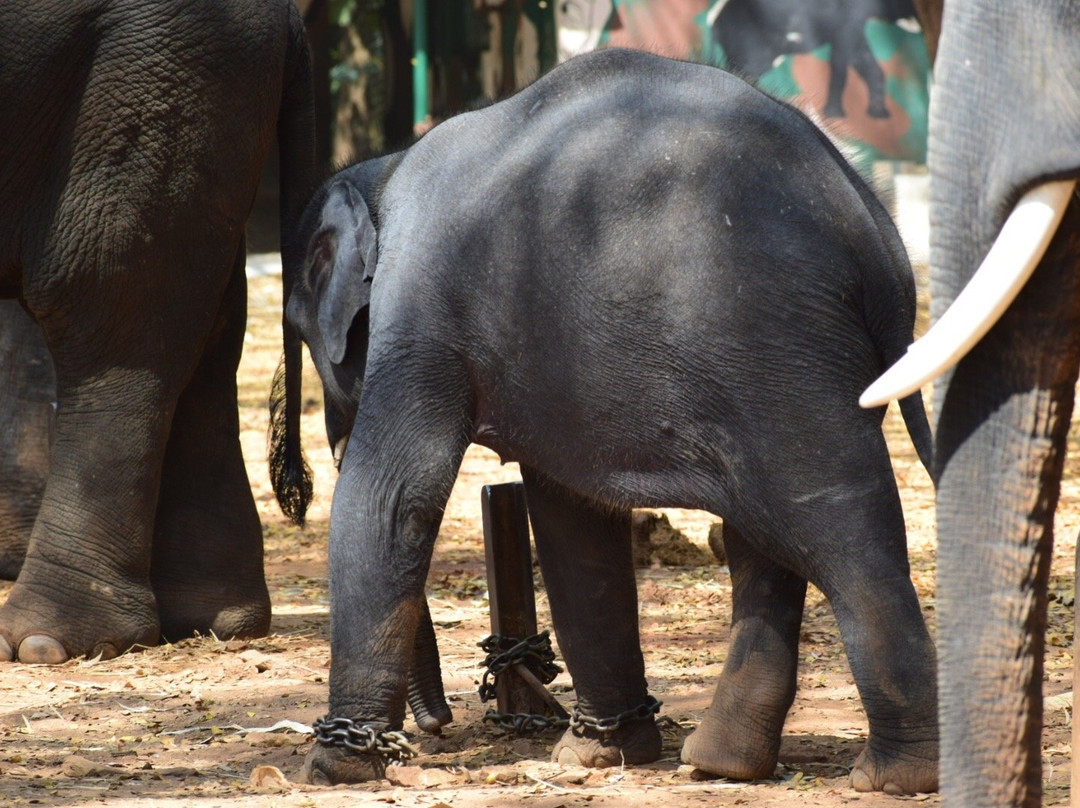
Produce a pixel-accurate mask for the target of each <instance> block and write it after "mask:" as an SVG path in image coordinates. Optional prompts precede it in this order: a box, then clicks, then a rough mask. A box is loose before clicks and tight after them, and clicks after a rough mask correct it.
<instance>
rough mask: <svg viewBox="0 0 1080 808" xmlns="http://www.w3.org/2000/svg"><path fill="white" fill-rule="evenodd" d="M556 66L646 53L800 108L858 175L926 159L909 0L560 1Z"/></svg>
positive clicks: (924, 82)
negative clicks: (720, 74) (690, 63)
mask: <svg viewBox="0 0 1080 808" xmlns="http://www.w3.org/2000/svg"><path fill="white" fill-rule="evenodd" d="M555 23H556V32H557V38H558V41H557V46H558V54H559V59H560V60H565V59H568V58H569V57H571V56H573V55H574V54H577V53H582V52H584V51H587V50H593V49H595V48H602V47H610V46H622V47H633V48H641V49H644V50H650V51H654V52H656V53H660V54H663V55H665V56H672V57H675V58H690V59H695V60H700V61H705V62H710V63H712V64H717V65H720V66H721V67H726V68H727V69H729V70H733V71H735V72H738V73H740V74H742V75H744V76H746V77H748V78H752V79H754V80H755V81H757V83H758V85H759V86H761V87H762V88H763V89H765V90H766V91H768V92H770V93H771V94H773V95H775V96H777V97H779V98H783V99H785V100H788V101H791V102H792V103H795V104H797V105H798V106H799V107H801V108H802V109H803V110H804V111H806V112H807V113H808V114H810V116H811V117H813V118H814V119H815V120H817V121H819V123H821V124H822V125H823V126H824V127H825V128H827V129H828V130H829V132H830V133H831V134H832V135H833V137H834V139H836V140H839V141H840V142H841V143H842V144H843V145H844V146H845V151H846V152H847V153H848V154H849V156H850V157H851V158H852V159H853V160H854V161H855V162H856V164H858V165H859V167H860V168H862V169H864V170H868V169H869V165H870V164H871V163H872V162H873V161H875V160H883V159H884V160H905V161H914V162H919V163H921V162H925V159H926V123H927V105H928V102H929V87H928V76H929V69H930V64H929V58H928V56H927V53H926V46H925V43H924V41H923V37H922V33H921V32H920V31H919V27H918V23H917V22H916V20H915V8H914V5H913V3H912V0H556V2H555Z"/></svg>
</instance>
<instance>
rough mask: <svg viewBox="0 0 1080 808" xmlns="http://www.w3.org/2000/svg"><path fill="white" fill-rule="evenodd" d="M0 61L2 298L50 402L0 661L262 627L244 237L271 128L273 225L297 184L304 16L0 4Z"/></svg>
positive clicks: (247, 4)
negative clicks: (45, 374) (245, 397)
mask: <svg viewBox="0 0 1080 808" xmlns="http://www.w3.org/2000/svg"><path fill="white" fill-rule="evenodd" d="M0 52H3V53H4V54H5V57H4V60H3V65H2V67H0V108H2V109H3V110H4V114H3V116H2V117H0V210H2V211H3V214H4V215H3V216H2V217H0V297H6V298H17V299H18V300H19V301H20V302H21V304H22V305H23V306H24V307H25V309H26V310H27V311H28V312H29V314H30V315H31V316H32V318H33V319H34V320H35V321H36V322H37V325H38V326H39V327H40V329H41V332H42V334H43V336H44V340H45V343H46V344H47V346H48V349H49V352H50V354H51V358H52V362H53V366H54V368H55V383H56V401H57V408H56V415H55V429H54V438H53V445H52V450H51V454H50V457H49V469H48V476H47V481H46V484H45V489H44V493H43V495H42V499H41V506H40V510H39V512H38V515H37V518H36V521H35V522H34V525H33V528H32V531H31V534H30V537H29V543H28V547H27V551H26V559H25V563H24V564H23V565H22V569H21V571H20V572H19V576H18V579H17V581H16V583H15V585H14V587H13V588H12V590H11V593H10V596H9V598H8V600H7V602H6V603H5V604H4V605H3V607H2V608H0V659H7V660H12V659H19V660H21V661H24V662H61V661H63V660H65V659H68V658H70V657H74V656H81V655H84V654H86V655H102V656H105V657H110V656H114V655H116V654H119V653H122V652H124V651H126V650H127V649H129V648H132V647H133V646H138V645H149V644H154V643H157V642H158V641H159V640H160V638H161V637H162V636H165V637H167V638H172V637H178V636H183V635H187V634H190V633H192V632H195V631H199V632H204V633H205V632H210V631H212V632H214V633H215V634H217V635H218V636H221V637H226V636H252V635H259V634H262V633H265V632H266V630H267V628H268V625H269V619H270V608H269V598H268V595H267V590H266V584H265V580H264V577H263V571H262V537H261V528H260V524H259V518H258V515H257V512H256V510H255V505H254V502H253V499H252V496H251V490H250V486H249V484H248V480H247V476H246V473H245V471H244V465H243V459H242V456H241V453H240V445H239V439H238V435H239V427H238V419H237V403H236V382H235V372H236V367H237V363H238V361H239V357H240V350H241V346H242V342H243V334H244V323H245V314H246V311H245V309H246V286H245V277H244V222H245V219H246V217H247V214H248V211H249V209H250V208H251V204H252V200H253V197H254V194H255V189H256V185H257V183H258V180H259V174H260V170H261V168H262V165H263V163H264V161H265V160H266V159H267V157H268V155H269V153H270V150H271V144H272V141H273V138H274V135H275V132H276V133H277V135H278V137H279V139H280V144H281V165H282V211H283V214H282V219H283V222H284V221H286V220H287V219H288V212H289V211H290V210H295V209H296V207H297V205H296V200H297V197H298V194H302V193H304V192H306V191H307V190H308V187H309V184H310V182H311V177H312V175H313V171H314V166H313V163H314V160H313V157H312V153H313V145H312V131H313V122H312V114H311V80H310V69H309V67H308V55H307V46H306V42H305V38H304V30H303V25H302V22H301V19H300V16H299V13H298V12H297V11H296V9H295V8H294V6H293V4H292V3H291V2H289V0H233V1H232V2H229V3H220V2H213V0H194V2H191V1H188V2H184V1H182V0H142V1H140V2H129V1H125V0H88V2H81V3H70V2H63V1H62V0H54V1H52V2H38V3H30V4H4V5H3V6H2V7H0ZM292 260H294V253H289V252H287V253H286V263H288V262H290V261H292ZM293 342H294V348H293V349H294V350H296V347H295V340H294V341H293Z"/></svg>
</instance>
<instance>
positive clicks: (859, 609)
mask: <svg viewBox="0 0 1080 808" xmlns="http://www.w3.org/2000/svg"><path fill="white" fill-rule="evenodd" d="M885 462H886V463H887V458H885ZM886 474H887V476H886ZM874 488H876V490H872V489H871V490H869V491H868V492H867V493H865V494H863V495H862V496H859V497H858V498H857V499H853V500H850V501H848V502H845V503H843V506H844V507H841V508H828V507H826V508H824V509H823V512H822V513H821V514H820V515H819V521H818V524H819V525H820V526H822V528H823V529H826V530H829V531H830V532H831V534H832V535H831V538H828V537H827V538H826V540H825V542H824V545H823V546H824V547H825V548H829V549H827V551H826V552H824V553H821V554H819V555H817V556H816V557H815V558H814V562H813V564H812V567H813V574H811V575H810V576H809V577H810V580H811V581H813V582H814V583H815V584H816V585H817V586H818V587H819V588H820V589H821V590H822V592H824V594H825V596H826V597H827V598H828V599H829V602H830V604H831V605H832V608H833V612H834V614H835V615H836V621H837V624H838V625H839V627H840V633H841V636H842V637H843V641H844V647H845V649H846V651H847V657H848V663H849V665H850V667H851V672H852V675H853V676H854V678H855V684H856V686H857V687H858V689H859V695H860V697H861V699H862V703H863V707H864V708H865V710H866V715H867V719H868V721H869V725H870V734H869V737H868V739H867V742H866V747H865V748H864V750H863V751H862V753H861V754H860V755H859V757H858V759H857V760H856V761H855V766H854V768H853V769H852V772H851V784H852V786H853V787H854V788H855V789H856V790H858V791H885V792H887V793H892V794H912V793H916V792H926V791H936V790H937V784H938V768H937V761H938V723H937V686H936V666H935V654H934V646H933V642H932V641H931V639H930V635H929V632H928V631H927V630H926V624H925V621H924V620H923V616H922V611H921V609H920V607H919V601H918V597H917V596H916V594H915V587H914V586H913V585H912V583H911V575H910V568H909V566H908V560H907V543H906V540H905V533H904V521H903V513H902V511H901V509H900V503H899V497H898V496H897V493H896V486H895V483H894V482H893V478H892V470H891V468H890V469H888V470H887V472H886V471H884V470H883V472H882V474H881V476H880V478H879V480H878V484H877V485H876V486H874ZM849 531H850V532H849ZM856 537H858V538H856ZM856 542H857V543H856Z"/></svg>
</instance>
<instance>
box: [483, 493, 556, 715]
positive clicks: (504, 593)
mask: <svg viewBox="0 0 1080 808" xmlns="http://www.w3.org/2000/svg"><path fill="white" fill-rule="evenodd" d="M480 501H481V506H482V511H483V516H484V552H485V556H486V558H487V581H488V597H489V602H490V604H491V633H492V634H498V635H500V636H502V637H516V638H518V639H519V640H521V639H524V638H526V637H531V636H532V635H534V634H536V598H535V596H534V594H533V577H532V547H531V545H530V544H529V513H528V509H527V508H526V504H525V486H524V485H523V484H522V483H504V484H502V485H485V486H484V488H483V491H482V492H481V495H480ZM519 667H523V666H518V665H513V666H511V667H510V668H508V669H507V670H506V671H505V672H504V673H502V674H501V675H500V676H499V678H498V680H497V681H496V683H495V699H496V705H497V708H498V711H499V712H500V713H529V714H535V715H550V714H551V713H552V703H554V701H555V700H554V699H553V698H552V697H551V695H550V694H548V693H547V692H546V691H545V690H544V688H543V687H542V686H540V687H537V686H538V685H540V682H539V681H538V680H537V679H536V677H535V676H532V675H528V676H522V675H521V673H520V672H519ZM526 673H528V671H526ZM530 679H531V682H530V681H528V680H530ZM538 690H539V691H540V692H538ZM545 696H546V698H545ZM555 706H558V705H557V703H556V704H555Z"/></svg>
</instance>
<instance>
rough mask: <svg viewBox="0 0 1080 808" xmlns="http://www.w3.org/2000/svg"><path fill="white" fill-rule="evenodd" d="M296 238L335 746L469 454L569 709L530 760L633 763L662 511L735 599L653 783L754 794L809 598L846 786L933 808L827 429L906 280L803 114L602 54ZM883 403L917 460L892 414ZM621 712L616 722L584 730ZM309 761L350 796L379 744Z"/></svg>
mask: <svg viewBox="0 0 1080 808" xmlns="http://www.w3.org/2000/svg"><path fill="white" fill-rule="evenodd" d="M300 237H301V238H302V239H303V241H304V243H305V244H306V249H307V258H306V261H305V264H304V268H303V273H302V275H301V276H300V277H296V278H288V279H287V282H288V284H289V288H290V295H289V299H288V302H287V309H286V313H287V317H288V319H289V320H290V321H291V322H292V323H293V324H294V325H295V326H296V327H297V328H298V329H299V330H300V332H301V333H302V335H303V337H304V339H305V340H306V341H307V344H308V346H309V347H310V349H311V353H312V356H313V357H314V359H315V363H316V365H317V366H318V370H319V373H320V375H321V376H322V380H323V383H324V386H325V398H326V424H327V432H328V436H329V438H330V442H331V445H333V446H335V447H336V448H335V452H336V455H337V456H338V457H339V458H340V460H341V474H340V478H339V480H338V483H337V490H336V492H335V495H334V503H333V510H332V516H331V526H330V595H331V604H332V606H331V614H332V653H333V665H332V668H331V675H330V713H329V715H330V717H331V718H334V719H351V720H352V721H353V722H354V723H353V724H352V725H351V726H352V727H353V728H354V729H356V731H357V732H356V735H355V737H358V738H362V737H367V736H368V735H370V736H371V737H372V738H377V737H383V736H386V735H388V734H389V735H392V733H393V731H394V730H396V729H399V728H400V727H401V724H402V721H403V719H404V709H405V707H404V705H405V701H406V691H407V684H408V680H409V670H410V666H411V665H412V664H413V657H414V656H415V654H414V651H413V649H414V648H415V647H416V644H415V643H416V634H417V631H418V627H421V628H422V627H423V626H424V625H425V620H424V617H423V615H424V580H425V576H426V574H427V571H428V566H429V562H430V559H431V553H432V546H433V544H434V541H435V537H436V534H437V533H438V529H439V522H440V518H441V516H442V513H443V508H444V506H445V504H446V500H447V497H448V495H449V493H450V489H451V485H452V484H453V482H454V479H455V475H456V473H457V470H458V466H459V464H460V462H461V459H462V455H463V453H464V452H465V449H466V447H467V446H468V445H469V443H470V442H475V443H479V444H482V445H484V446H487V447H490V448H491V449H493V450H495V451H496V452H498V453H499V454H500V455H501V456H502V458H503V459H504V460H507V461H517V462H519V463H520V464H521V470H522V475H523V477H524V480H525V485H526V490H527V496H528V502H529V509H530V512H531V516H532V520H533V530H534V533H535V539H536V548H537V553H538V555H539V559H540V563H541V566H542V571H543V575H544V581H545V583H546V585H547V589H548V595H549V598H550V602H551V612H552V619H553V622H554V624H555V626H556V627H557V631H558V641H559V647H560V649H561V651H562V654H563V656H564V657H565V660H566V664H567V666H568V668H569V671H570V673H571V674H572V676H573V680H574V686H575V689H576V692H577V698H578V705H577V706H578V710H579V712H580V714H581V715H583V716H585V717H586V720H584V721H582V722H579V723H577V725H576V726H573V727H572V728H570V729H568V730H567V731H566V733H565V734H564V735H563V737H562V738H561V739H560V741H559V742H558V744H557V746H556V747H555V752H554V754H555V757H556V759H557V760H561V761H568V762H580V763H583V764H585V765H589V766H603V765H612V764H615V765H617V764H619V763H621V762H623V761H625V762H627V763H639V762H647V761H651V760H655V759H656V758H657V757H658V756H659V754H660V748H661V739H660V735H659V732H658V730H657V728H656V726H655V723H654V720H653V715H652V710H651V709H649V706H650V704H651V702H650V701H649V699H648V693H647V685H646V680H645V670H644V663H643V659H642V654H641V649H640V643H639V638H638V624H637V611H636V608H637V601H636V591H635V581H634V574H633V571H632V567H631V547H630V540H629V522H630V509H631V507H633V506H643V507H660V506H672V507H682V508H698V509H704V510H708V511H711V512H713V513H716V514H720V515H722V516H723V518H724V524H725V536H724V538H725V543H726V545H727V551H728V554H729V562H730V568H731V577H732V590H733V598H734V604H733V619H732V629H731V640H730V649H729V652H728V656H727V662H726V664H725V667H724V671H723V674H722V676H721V678H720V682H719V685H718V687H717V690H716V695H715V697H714V699H713V703H712V706H711V708H710V709H709V711H708V712H707V713H706V715H705V718H704V719H703V721H702V723H701V726H700V727H699V728H698V729H697V730H696V731H695V732H694V734H693V735H692V736H690V738H689V739H688V740H687V742H686V745H685V746H684V748H683V752H682V756H683V759H684V760H685V761H687V762H689V763H692V764H693V765H695V766H697V767H699V768H701V769H704V770H706V771H708V772H712V773H714V774H718V775H724V776H727V777H735V778H758V777H767V776H770V775H771V774H772V773H773V770H774V767H775V766H776V762H777V754H778V749H779V746H780V732H781V728H782V726H783V723H784V718H785V715H786V713H787V711H788V709H789V707H790V706H791V703H792V700H793V698H794V693H795V684H796V668H797V662H798V651H797V647H798V642H799V631H800V621H801V619H802V610H803V600H804V596H805V592H806V582H807V581H808V580H809V581H812V582H813V583H814V584H815V585H816V586H818V587H819V588H820V589H821V590H822V592H824V593H825V594H826V595H827V596H828V598H829V600H830V602H831V604H832V607H833V610H834V611H835V614H836V618H837V620H838V622H839V625H840V628H841V631H842V633H843V638H844V642H845V644H846V648H847V652H848V657H849V660H850V663H851V669H852V671H853V673H854V676H855V680H856V682H857V683H858V688H859V692H860V695H861V697H862V700H863V704H864V705H865V708H866V713H867V716H868V717H869V723H870V734H869V739H868V742H867V744H866V748H865V750H864V751H863V752H862V754H861V756H860V757H859V759H858V760H857V761H856V762H855V765H854V770H853V771H852V775H851V781H852V784H853V785H854V787H855V788H857V789H860V790H873V789H884V790H886V791H890V792H895V793H910V792H916V791H927V790H933V789H934V788H936V785H937V752H938V741H937V737H938V736H937V717H936V691H935V664H934V652H933V647H932V645H931V641H930V638H929V636H928V633H927V630H926V627H925V625H924V623H923V619H922V615H921V612H920V610H919V605H918V602H917V600H916V596H915V591H914V588H913V586H912V584H911V580H910V576H909V570H908V562H907V553H906V541H905V535H904V520H903V515H902V513H901V508H900V500H899V497H898V495H897V490H896V483H895V480H894V477H893V471H892V467H891V465H890V462H889V455H888V453H887V450H886V446H885V441H884V439H883V436H882V432H881V422H882V417H883V415H884V410H883V409H877V410H874V411H865V410H861V409H860V408H859V405H858V397H859V393H860V392H861V391H862V390H863V389H864V388H865V387H866V386H867V384H869V383H870V381H872V380H873V379H874V378H876V377H877V375H878V374H879V373H880V372H881V370H882V369H883V368H885V367H887V366H888V365H889V364H890V363H891V362H892V361H893V360H894V359H896V358H897V357H898V356H900V355H901V354H902V353H903V352H904V350H905V348H906V346H907V344H908V343H909V342H910V340H911V334H912V326H913V322H914V314H915V291H914V283H913V280H912V275H911V270H910V267H909V265H908V261H907V257H906V254H905V252H904V248H903V245H902V243H901V241H900V238H899V236H898V234H897V231H896V229H895V228H894V226H893V224H892V222H891V220H890V219H889V216H888V214H887V213H886V211H885V210H884V209H883V208H882V206H881V205H880V204H879V203H878V201H877V200H876V199H875V197H874V196H873V195H872V194H871V192H870V191H869V190H868V189H867V187H866V185H865V184H864V183H863V182H862V181H861V180H860V178H859V177H858V176H857V175H856V174H855V173H854V172H853V171H852V170H851V168H849V166H848V165H847V164H846V163H845V162H844V160H843V158H842V157H841V156H840V155H839V154H838V153H837V151H836V149H835V148H833V146H832V145H831V144H830V143H829V141H828V139H827V138H826V137H825V136H824V135H823V134H822V133H821V132H819V131H818V130H817V129H816V128H815V127H814V125H813V124H812V123H810V122H809V121H808V120H807V119H806V118H805V117H804V116H803V115H802V114H800V113H799V112H798V111H796V110H794V109H792V108H791V107H788V106H786V105H784V104H781V103H779V102H777V101H775V100H773V99H771V98H769V97H767V96H766V95H764V94H762V93H760V92H759V91H757V90H756V89H754V88H753V87H751V86H749V85H747V84H745V83H744V82H742V81H741V80H739V79H737V78H735V77H733V76H731V75H729V74H727V73H725V72H723V71H721V70H718V69H715V68H711V67H706V66H701V65H695V64H687V63H682V62H676V61H669V60H666V59H662V58H659V57H656V56H651V55H647V54H644V53H639V52H632V51H621V50H605V51H601V52H597V53H594V54H591V55H587V56H582V57H580V58H577V59H574V60H572V61H570V62H568V63H566V64H564V65H562V66H561V67H559V68H557V69H555V70H553V71H552V72H551V73H550V74H548V75H547V76H545V77H544V78H542V79H540V80H539V81H537V82H536V83H535V84H533V85H532V86H530V87H528V88H527V89H525V90H523V91H521V92H520V93H518V94H517V95H515V96H513V97H511V98H509V99H507V100H505V101H503V102H501V103H498V104H495V105H493V106H491V107H488V108H486V109H482V110H480V111H476V112H470V113H468V114H465V115H461V116H460V117H457V118H453V119H451V120H448V121H446V122H445V123H443V124H441V125H440V126H438V127H436V128H435V129H433V130H432V131H431V132H430V133H428V134H427V135H426V136H425V137H424V138H423V139H422V140H420V141H419V142H417V143H416V144H415V145H413V146H412V147H411V148H409V149H408V150H406V151H404V152H401V153H398V154H394V155H391V156H387V157H383V158H380V159H377V160H372V161H368V162H365V163H361V164H359V165H356V166H353V167H351V168H348V169H346V170H344V171H342V172H340V173H339V174H337V175H336V176H334V177H333V178H331V179H330V180H329V181H328V182H327V183H326V184H325V185H324V186H323V187H322V188H321V189H320V190H319V191H318V192H317V193H316V195H315V197H314V199H313V200H312V201H311V203H310V205H309V207H308V209H307V212H306V215H305V220H304V222H303V223H302V232H301V234H300ZM296 373H298V368H297V367H296V365H295V362H292V363H288V364H287V365H286V367H285V374H286V378H287V379H288V378H293V379H294V378H296V377H295V376H294V374H296ZM903 413H904V417H905V419H906V421H907V424H908V429H909V432H910V433H911V434H912V436H913V439H914V442H915V444H916V446H917V447H918V448H919V450H920V455H921V456H922V458H923V460H924V462H926V461H927V460H928V453H929V449H928V447H929V445H930V435H929V428H928V425H927V421H926V415H925V413H924V411H923V408H922V401H921V399H920V398H919V397H918V396H913V397H911V398H910V399H908V400H907V401H906V402H905V403H904V404H903ZM283 421H284V422H286V423H288V422H289V419H288V418H285V419H283ZM286 439H288V440H292V441H296V440H298V439H297V438H296V436H295V434H294V433H293V434H286V435H281V434H279V435H277V436H276V440H277V445H278V446H279V447H280V446H281V442H282V441H283V440H286ZM293 445H295V443H294V444H293ZM292 456H295V453H293V454H292ZM287 472H288V470H285V473H286V475H287ZM278 487H279V489H284V488H286V487H287V486H286V485H285V484H283V481H282V478H281V476H280V475H279V478H278ZM293 494H294V492H290V491H286V490H279V496H284V497H286V498H288V497H290V496H293ZM635 708H639V709H635ZM628 711H629V712H630V716H629V717H628V718H626V720H623V721H621V722H619V726H618V728H616V729H614V730H612V729H611V728H610V725H605V724H604V723H601V724H600V726H597V721H589V720H587V719H589V718H591V719H611V718H613V717H616V716H620V715H621V714H624V713H627V712H628ZM340 724H341V725H348V724H349V722H348V721H342V722H340ZM365 733H367V735H365ZM344 734H345V733H341V735H344ZM325 740H326V741H327V743H326V745H317V746H316V747H315V748H314V749H313V750H312V753H311V756H310V757H309V759H308V770H309V776H313V777H316V778H317V779H320V780H322V779H324V778H325V780H329V781H331V782H337V781H349V780H359V779H364V778H367V777H374V776H377V775H378V774H379V772H380V770H381V766H380V764H381V760H382V758H381V757H380V755H379V754H376V753H374V752H370V753H368V754H363V753H361V754H356V753H355V750H349V749H348V748H345V747H344V746H343V745H342V744H337V745H335V743H334V742H333V739H332V738H327V739H325ZM357 745H359V746H360V748H361V749H368V748H369V747H368V745H367V742H366V741H365V742H364V743H358V744H357Z"/></svg>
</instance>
